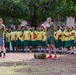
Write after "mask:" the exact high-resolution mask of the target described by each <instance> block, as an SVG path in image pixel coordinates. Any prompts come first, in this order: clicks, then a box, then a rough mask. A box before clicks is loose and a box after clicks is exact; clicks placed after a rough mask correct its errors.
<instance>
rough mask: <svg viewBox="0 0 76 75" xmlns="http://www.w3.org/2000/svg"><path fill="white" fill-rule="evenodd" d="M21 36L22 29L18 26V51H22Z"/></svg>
mask: <svg viewBox="0 0 76 75" xmlns="http://www.w3.org/2000/svg"><path fill="white" fill-rule="evenodd" d="M21 34H22V31H21V27H20V26H18V28H17V32H16V49H17V50H18V51H20V50H21Z"/></svg>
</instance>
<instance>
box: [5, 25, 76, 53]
mask: <svg viewBox="0 0 76 75" xmlns="http://www.w3.org/2000/svg"><path fill="white" fill-rule="evenodd" d="M54 30H55V32H54V38H55V47H56V51H57V52H58V53H64V52H67V53H69V52H70V51H71V54H74V50H75V47H76V25H75V27H74V28H73V27H65V26H62V27H60V26H55V28H54ZM5 36H6V50H7V51H10V50H12V51H27V52H29V51H37V52H42V51H46V52H47V51H48V48H47V45H46V37H47V36H46V32H45V31H44V28H43V27H42V26H39V27H37V28H35V27H31V28H29V26H24V27H20V26H18V27H14V28H8V30H7V31H6V34H5Z"/></svg>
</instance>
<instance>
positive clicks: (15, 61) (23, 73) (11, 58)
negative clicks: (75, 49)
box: [0, 53, 76, 75]
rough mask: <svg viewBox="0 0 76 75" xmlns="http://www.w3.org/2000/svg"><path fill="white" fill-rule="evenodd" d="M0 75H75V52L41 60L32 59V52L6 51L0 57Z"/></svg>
mask: <svg viewBox="0 0 76 75" xmlns="http://www.w3.org/2000/svg"><path fill="white" fill-rule="evenodd" d="M46 55H48V54H46ZM4 70H6V71H4ZM0 75H76V54H75V55H70V54H65V55H58V58H57V59H56V60H52V59H43V60H41V59H34V58H33V53H7V57H6V58H5V59H4V58H0Z"/></svg>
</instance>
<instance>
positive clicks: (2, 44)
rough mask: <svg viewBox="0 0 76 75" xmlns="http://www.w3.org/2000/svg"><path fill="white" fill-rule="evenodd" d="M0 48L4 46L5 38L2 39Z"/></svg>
mask: <svg viewBox="0 0 76 75" xmlns="http://www.w3.org/2000/svg"><path fill="white" fill-rule="evenodd" d="M0 46H4V38H0Z"/></svg>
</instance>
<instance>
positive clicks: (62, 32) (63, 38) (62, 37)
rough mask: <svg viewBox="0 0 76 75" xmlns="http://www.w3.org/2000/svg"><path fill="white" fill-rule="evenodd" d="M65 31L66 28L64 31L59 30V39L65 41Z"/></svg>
mask: <svg viewBox="0 0 76 75" xmlns="http://www.w3.org/2000/svg"><path fill="white" fill-rule="evenodd" d="M65 33H66V30H64V31H61V35H62V36H61V41H65Z"/></svg>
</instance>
